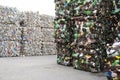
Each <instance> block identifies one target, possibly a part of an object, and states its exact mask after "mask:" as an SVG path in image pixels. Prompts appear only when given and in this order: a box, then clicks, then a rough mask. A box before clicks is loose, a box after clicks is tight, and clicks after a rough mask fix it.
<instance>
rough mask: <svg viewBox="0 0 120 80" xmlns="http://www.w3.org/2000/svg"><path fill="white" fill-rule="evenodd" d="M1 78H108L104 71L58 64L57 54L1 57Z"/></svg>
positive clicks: (50, 79)
mask: <svg viewBox="0 0 120 80" xmlns="http://www.w3.org/2000/svg"><path fill="white" fill-rule="evenodd" d="M0 80H106V78H105V77H104V74H103V73H99V74H98V73H89V72H84V71H80V70H75V69H73V68H72V67H65V66H61V65H57V64H56V56H55V55H54V56H53V55H52V56H51V55H50V56H39V57H38V56H37V57H35V56H33V57H8V58H0Z"/></svg>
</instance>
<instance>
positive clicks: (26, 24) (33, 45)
mask: <svg viewBox="0 0 120 80" xmlns="http://www.w3.org/2000/svg"><path fill="white" fill-rule="evenodd" d="M20 17H21V19H20V26H21V28H22V34H23V35H22V43H21V44H22V48H23V50H22V51H23V52H22V53H23V54H22V55H29V56H31V55H32V56H34V55H36V56H37V55H42V53H41V38H42V37H41V36H42V35H41V26H40V24H39V13H33V12H23V13H21V14H20Z"/></svg>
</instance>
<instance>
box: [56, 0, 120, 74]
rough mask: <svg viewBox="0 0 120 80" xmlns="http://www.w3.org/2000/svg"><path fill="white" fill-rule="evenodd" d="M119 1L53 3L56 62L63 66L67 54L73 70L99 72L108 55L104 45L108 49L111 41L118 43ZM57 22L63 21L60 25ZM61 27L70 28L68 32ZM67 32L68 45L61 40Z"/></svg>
mask: <svg viewBox="0 0 120 80" xmlns="http://www.w3.org/2000/svg"><path fill="white" fill-rule="evenodd" d="M119 2H120V1H117V0H113V1H111V0H105V1H102V0H55V4H56V18H55V30H56V31H55V34H56V35H55V41H56V43H57V54H58V59H57V61H58V63H62V64H65V63H64V62H65V57H66V54H67V53H68V54H69V55H70V58H69V59H71V62H72V63H73V67H74V68H77V69H82V70H86V71H91V72H99V71H102V70H103V69H104V67H105V61H106V59H107V58H108V56H109V55H108V54H107V53H106V49H108V46H107V45H110V46H111V45H113V43H114V42H116V41H118V42H119V21H120V20H119V17H118V16H119V13H120V9H119V7H120V5H119ZM60 20H64V21H63V22H62V24H61V23H60ZM66 23H68V24H66ZM64 24H66V25H67V28H69V29H67V30H68V31H67V30H66V29H65V28H66V27H64V26H63V25H64ZM64 31H65V32H64ZM66 33H67V34H71V33H72V34H71V35H70V37H71V38H68V39H67V41H68V43H67V42H65V41H66V38H63V37H65V35H66ZM67 36H69V35H67ZM62 43H63V44H62ZM65 43H66V44H65ZM67 47H69V50H68V48H67ZM69 51H70V52H69ZM60 55H62V57H60ZM67 56H68V55H67ZM67 59H68V57H67ZM67 59H66V60H67ZM108 62H109V60H108ZM68 63H69V60H68Z"/></svg>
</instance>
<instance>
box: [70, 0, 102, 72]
mask: <svg viewBox="0 0 120 80" xmlns="http://www.w3.org/2000/svg"><path fill="white" fill-rule="evenodd" d="M99 3H100V2H99V1H96V0H93V1H91V0H82V1H81V2H80V1H79V0H76V1H74V3H73V4H74V8H73V9H74V16H73V17H72V20H73V21H74V24H75V27H74V33H73V34H74V41H73V44H74V45H73V46H75V48H73V53H72V57H73V67H74V68H77V69H81V70H85V71H92V72H95V71H97V72H98V71H100V63H99V51H98V50H99V47H98V45H99V43H98V42H99V38H98V35H99V34H100V32H99V33H98V31H99V30H98V29H96V28H98V25H97V19H98V16H97V14H98V12H99V11H98V6H99ZM93 64H94V65H93Z"/></svg>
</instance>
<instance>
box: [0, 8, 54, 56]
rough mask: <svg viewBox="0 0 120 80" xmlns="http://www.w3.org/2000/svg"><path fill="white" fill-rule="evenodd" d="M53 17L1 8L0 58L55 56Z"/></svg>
mask: <svg viewBox="0 0 120 80" xmlns="http://www.w3.org/2000/svg"><path fill="white" fill-rule="evenodd" d="M53 41H54V28H53V17H51V16H47V15H39V13H38V12H36V13H33V12H19V11H18V10H17V9H16V8H8V7H3V6H0V42H1V46H0V50H1V51H0V52H1V55H0V56H19V55H44V54H55V53H56V51H55V44H54V43H53Z"/></svg>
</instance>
